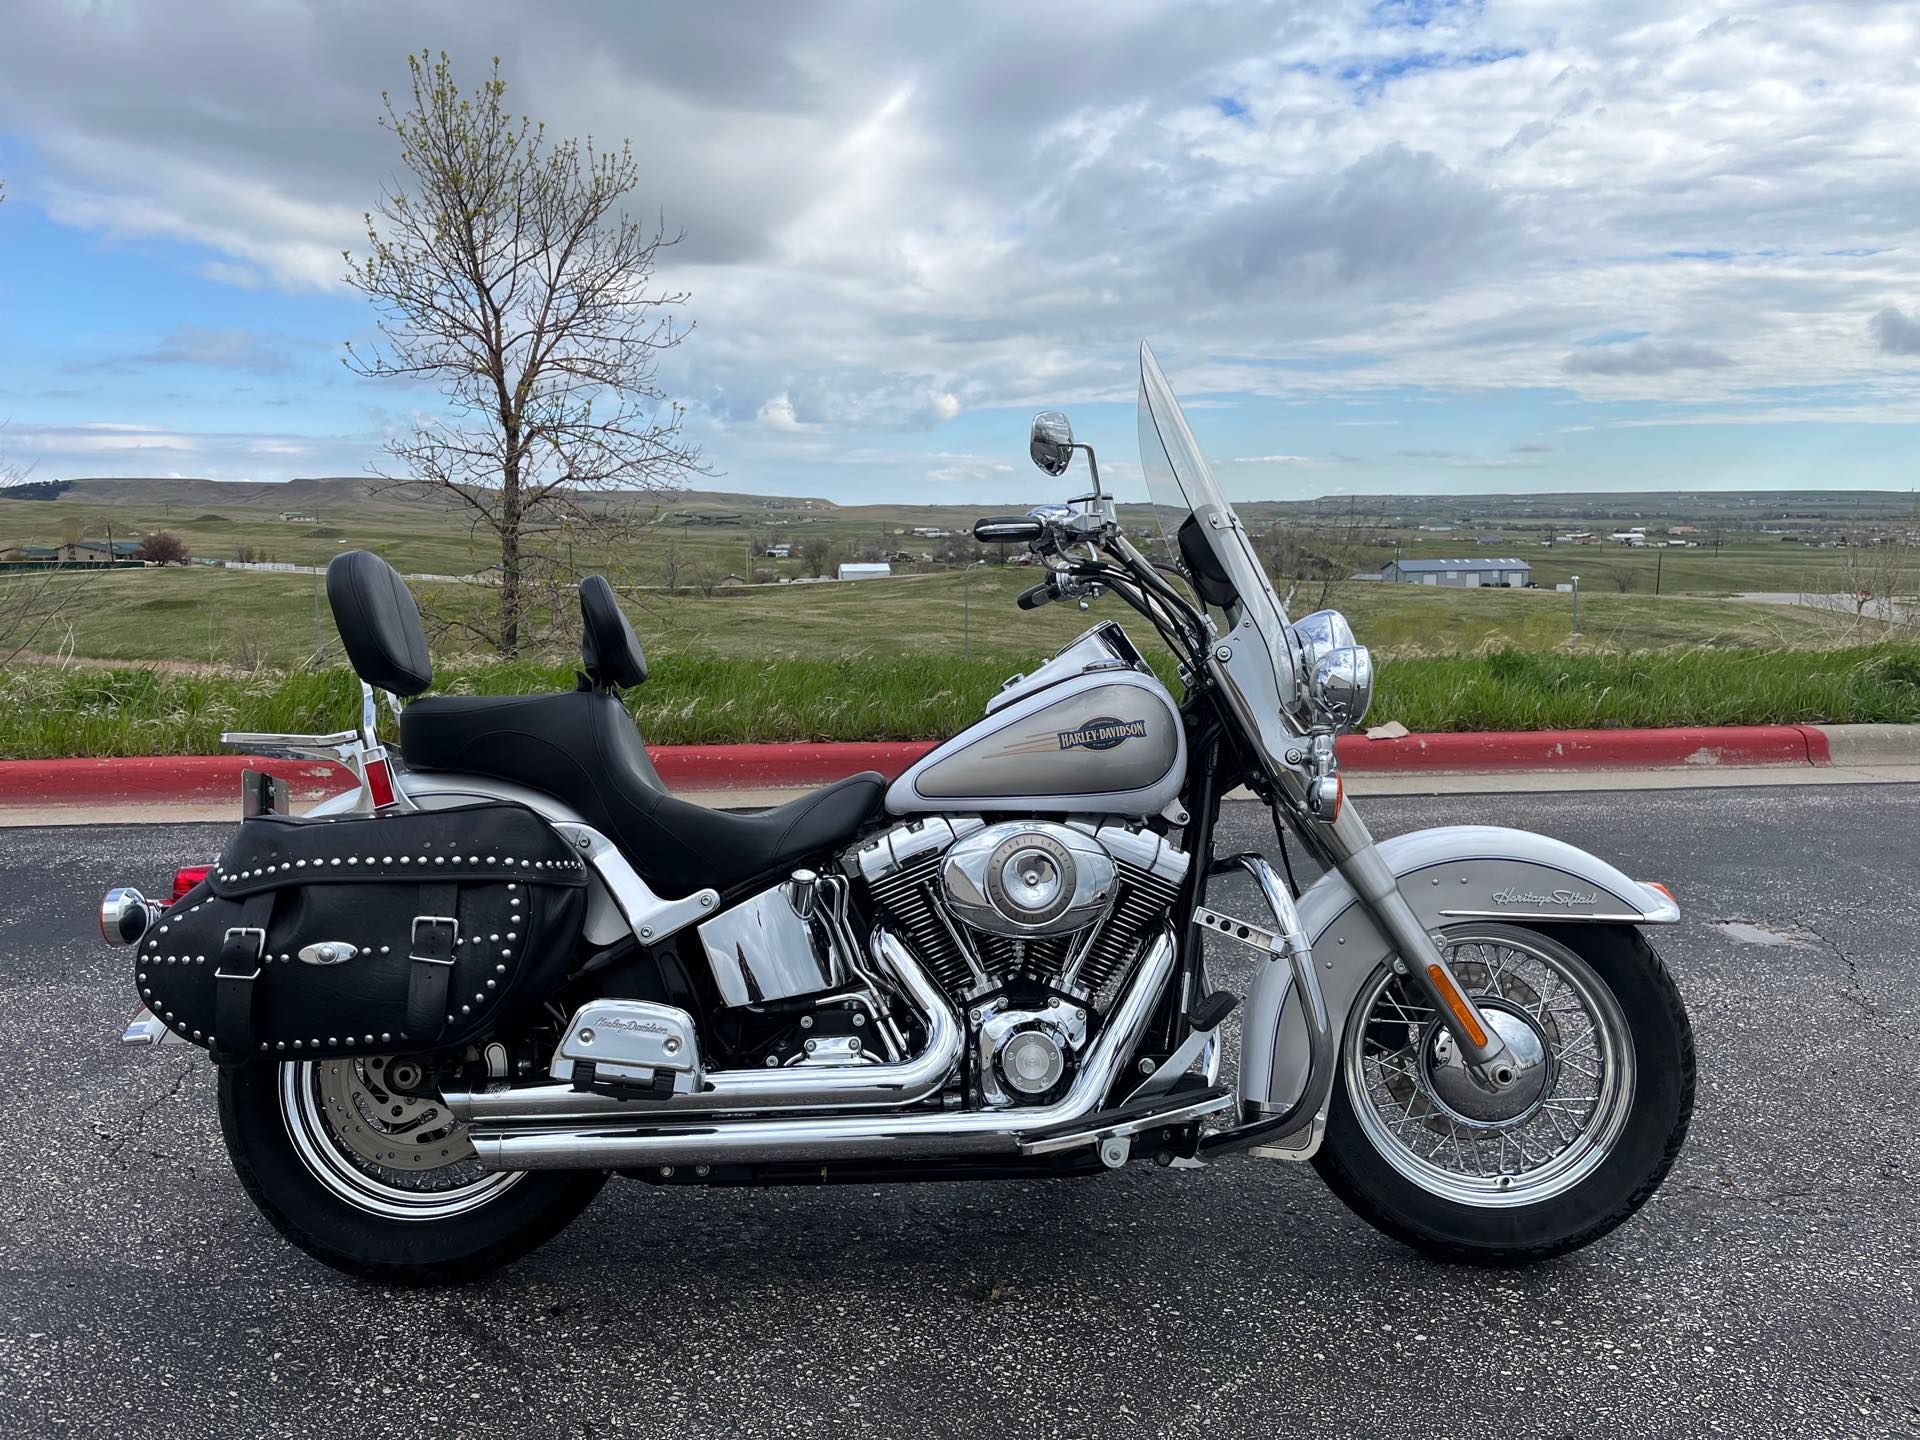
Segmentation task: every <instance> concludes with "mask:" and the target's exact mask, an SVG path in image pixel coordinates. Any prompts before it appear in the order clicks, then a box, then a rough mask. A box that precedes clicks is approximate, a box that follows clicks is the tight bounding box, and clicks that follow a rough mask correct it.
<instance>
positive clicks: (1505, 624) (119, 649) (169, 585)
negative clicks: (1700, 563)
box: [0, 565, 1877, 668]
mask: <svg viewBox="0 0 1920 1440" xmlns="http://www.w3.org/2000/svg"><path fill="white" fill-rule="evenodd" d="M1037 578H1038V575H1037V573H1036V572H1035V571H1034V570H1031V569H1027V568H1023V567H1018V566H1006V567H1001V566H994V565H985V566H981V567H980V568H978V569H976V570H974V571H972V572H971V574H970V575H968V576H961V575H955V574H951V573H948V574H936V575H927V576H909V577H900V578H897V579H893V580H885V581H860V582H849V583H839V582H833V583H823V584H805V585H783V586H747V587H743V588H740V589H722V590H716V591H715V592H714V593H713V595H712V596H711V597H707V598H702V597H701V596H699V595H697V594H689V593H686V592H682V593H680V594H677V595H668V594H666V593H664V592H661V591H658V590H648V589H639V590H629V591H628V592H627V593H626V594H625V596H624V597H623V598H624V600H625V603H626V605H627V608H628V611H629V613H630V614H631V615H632V617H633V622H634V628H635V629H636V631H637V632H638V633H639V635H640V639H641V642H642V644H644V645H645V646H646V647H647V648H648V650H649V651H650V652H658V653H659V654H662V655H670V654H685V655H718V656H726V657H734V658H742V659H752V658H779V657H785V656H793V655H833V656H851V655H906V654H928V655H935V656H942V657H960V656H962V655H963V654H971V655H973V656H976V657H979V656H992V657H1002V658H1004V659H1008V660H1015V661H1021V662H1024V661H1025V660H1028V659H1031V658H1032V657H1034V656H1036V655H1040V654H1047V653H1051V652H1052V651H1053V650H1054V649H1055V648H1057V647H1058V646H1059V645H1060V644H1061V643H1063V642H1064V641H1065V640H1067V639H1069V638H1070V637H1072V636H1073V635H1074V634H1076V633H1078V632H1079V631H1080V630H1082V629H1084V628H1085V627H1086V626H1087V625H1088V624H1091V623H1092V622H1093V621H1094V620H1097V619H1101V618H1106V617H1109V616H1112V617H1117V618H1119V619H1120V620H1122V622H1123V623H1127V624H1128V627H1129V629H1130V630H1132V631H1133V632H1134V633H1135V635H1136V638H1138V639H1139V640H1140V642H1141V643H1142V644H1143V645H1145V644H1146V643H1147V642H1148V641H1150V640H1151V638H1152V635H1151V632H1150V631H1149V630H1148V628H1147V626H1146V624H1145V622H1144V621H1141V620H1139V619H1138V618H1137V617H1135V616H1134V615H1133V612H1132V611H1130V610H1128V609H1127V608H1126V607H1125V606H1124V605H1122V604H1120V603H1119V602H1118V601H1113V600H1102V601H1099V602H1096V603H1095V605H1094V606H1093V608H1092V610H1091V611H1090V612H1089V613H1085V614H1083V613H1082V612H1080V611H1079V610H1077V609H1075V608H1073V607H1071V606H1067V605H1052V606H1048V607H1045V608H1043V609H1041V610H1036V611H1022V610H1019V609H1017V608H1016V607H1015V605H1014V598H1015V597H1016V596H1017V595H1018V594H1019V592H1020V591H1022V590H1024V589H1026V588H1027V587H1028V586H1029V585H1031V584H1033V583H1034V582H1035V580H1036V579H1037ZM17 583H20V582H19V581H18V580H17V579H11V578H9V577H5V576H0V596H3V595H4V587H6V586H7V585H9V584H17ZM415 589H416V591H417V592H418V593H421V594H422V595H423V596H424V597H425V598H426V599H427V601H428V603H429V605H430V606H433V605H437V606H440V607H442V608H445V609H450V610H452V611H454V612H459V611H462V610H464V609H466V608H468V607H470V606H471V605H472V604H473V603H475V588H474V587H469V586H461V585H432V584H427V585H421V584H416V586H415ZM1316 593H1317V592H1316ZM1334 603H1335V604H1336V605H1338V606H1339V607H1340V608H1341V609H1344V610H1345V611H1346V612H1347V613H1348V614H1349V615H1350V616H1351V617H1352V619H1353V622H1354V626H1355V629H1356V630H1357V631H1358V633H1359V636H1360V638H1361V640H1362V641H1363V642H1365V643H1366V644H1368V645H1370V646H1372V647H1374V648H1375V649H1376V650H1377V651H1378V652H1379V653H1380V654H1382V655H1383V656H1400V657H1410V656H1416V655H1452V654H1472V653H1475V652H1478V651H1482V650H1488V649H1498V648H1503V647H1509V648H1515V649H1521V650H1551V649H1555V648H1558V647H1563V646H1565V645H1566V644H1567V643H1568V642H1569V640H1570V638H1571V633H1572V620H1573V605H1572V597H1571V596H1568V595H1562V594H1558V593H1556V592H1554V591H1550V590H1443V589H1438V588H1429V587H1424V586H1413V585H1377V584H1376V585H1363V584H1349V585H1346V586H1344V587H1342V588H1340V589H1339V590H1338V591H1337V592H1336V594H1335V596H1334ZM1296 608H1297V609H1304V608H1305V604H1304V603H1298V602H1297V603H1296ZM1580 625H1581V640H1580V644H1581V647H1582V648H1590V649H1599V650H1627V651H1631V650H1649V649H1663V648H1669V647H1673V646H1706V647H1713V648H1726V647H1764V648H1779V647H1793V648H1805V647H1810V646H1820V645H1828V644H1834V643H1844V642H1847V641H1858V640H1859V639H1860V638H1862V637H1861V636H1859V635H1857V634H1854V633H1852V631H1851V629H1850V626H1849V625H1848V624H1847V623H1846V622H1845V621H1844V620H1843V619H1842V618H1841V617H1837V616H1823V615H1819V614H1816V613H1814V612H1811V611H1806V610H1801V609H1798V608H1791V607H1766V606H1757V605H1748V604H1742V603H1738V602H1733V601H1725V600H1715V599H1710V598H1706V597H1701V596H1667V595H1662V596H1658V597H1655V596H1652V595H1621V594H1617V593H1611V594H1610V593H1600V594H1582V595H1581V597H1580ZM565 633H566V634H568V635H569V636H571V635H573V634H577V633H578V630H577V622H576V621H572V620H571V619H569V623H568V624H567V626H566V631H565ZM316 637H317V640H318V643H319V644H320V645H323V646H326V647H328V652H329V653H330V654H335V655H337V654H338V651H337V643H338V642H337V640H336V638H335V636H334V631H333V623H332V619H331V616H330V615H329V613H328V611H327V608H326V597H325V593H324V590H323V588H322V585H321V582H320V579H319V577H317V576H312V575H284V574H272V573H263V572H249V571H238V570H206V571H203V570H177V569H170V570H119V571H110V572H96V573H94V574H93V575H91V576H90V577H89V578H87V579H86V581H85V589H84V590H83V591H82V593H81V595H80V596H79V598H78V600H77V601H76V603H75V604H74V606H73V607H72V609H71V610H70V612H69V613H68V614H67V615H65V616H63V617H62V621H61V623H60V625H59V627H58V629H57V630H49V631H47V632H46V633H45V634H43V635H42V636H41V638H40V640H39V641H38V642H37V643H36V645H35V649H36V650H38V651H41V652H44V653H61V654H72V655H76V656H81V657H89V658H101V659H113V660H162V661H190V662H196V663H201V664H235V663H238V664H241V665H244V666H246V667H248V668H251V667H252V666H254V665H258V664H268V665H275V666H287V665H294V664H300V663H303V662H306V661H309V660H311V659H312V657H313V655H314V653H315V649H316ZM1872 638H1877V636H1875V637H1872ZM568 644H569V646H570V645H571V640H569V642H568ZM545 658H550V659H559V658H562V653H561V652H560V651H559V650H556V651H555V652H554V653H553V654H551V655H550V656H548V657H545Z"/></svg>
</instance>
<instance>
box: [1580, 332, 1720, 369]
mask: <svg viewBox="0 0 1920 1440" xmlns="http://www.w3.org/2000/svg"><path fill="white" fill-rule="evenodd" d="M1731 364H1733V357H1732V356H1730V355H1726V354H1723V353H1722V352H1720V351H1718V350H1715V349H1713V348H1712V347H1710V346H1707V345H1689V344H1686V343H1684V342H1676V343H1673V344H1661V343H1660V342H1659V341H1656V340H1641V341H1639V342H1638V343H1636V344H1632V345H1608V346H1604V347H1601V348H1599V349H1593V350H1577V351H1575V352H1574V353H1573V354H1571V355H1569V356H1567V358H1566V359H1565V360H1563V361H1561V363H1560V368H1561V369H1563V370H1565V371H1566V372H1567V373H1568V374H1569V375H1668V374H1671V373H1672V372H1674V371H1675V370H1718V369H1721V368H1723V367H1725V366H1728V365H1731Z"/></svg>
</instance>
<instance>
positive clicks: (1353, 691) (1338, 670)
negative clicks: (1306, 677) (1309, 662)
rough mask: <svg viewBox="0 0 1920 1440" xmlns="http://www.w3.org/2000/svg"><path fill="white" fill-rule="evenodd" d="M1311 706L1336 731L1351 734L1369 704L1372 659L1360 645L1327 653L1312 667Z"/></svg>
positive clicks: (1345, 646)
mask: <svg viewBox="0 0 1920 1440" xmlns="http://www.w3.org/2000/svg"><path fill="white" fill-rule="evenodd" d="M1313 703H1314V705H1315V707H1316V708H1317V709H1318V710H1319V711H1320V714H1321V716H1322V718H1324V719H1325V720H1326V721H1327V723H1328V724H1330V725H1332V726H1333V727H1334V728H1335V729H1338V730H1351V729H1353V728H1354V727H1355V726H1357V725H1358V724H1359V723H1360V722H1361V721H1362V720H1364V719H1366V718H1367V708H1368V707H1369V706H1370V705H1372V704H1373V656H1372V654H1370V653H1369V652H1368V650H1367V647H1366V646H1364V645H1343V646H1341V647H1340V648H1339V649H1337V650H1331V651H1328V652H1327V653H1326V654H1325V655H1323V656H1321V657H1320V659H1319V661H1318V662H1317V663H1316V664H1315V665H1314V667H1313Z"/></svg>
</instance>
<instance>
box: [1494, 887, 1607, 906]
mask: <svg viewBox="0 0 1920 1440" xmlns="http://www.w3.org/2000/svg"><path fill="white" fill-rule="evenodd" d="M1599 898H1600V896H1599V894H1598V892H1593V891H1581V890H1549V891H1546V892H1544V893H1542V892H1536V891H1533V890H1496V891H1494V892H1493V903H1494V904H1496V905H1567V906H1572V905H1591V904H1593V902H1594V901H1596V900H1598V899H1599Z"/></svg>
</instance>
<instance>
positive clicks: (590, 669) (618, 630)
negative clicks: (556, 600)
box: [580, 575, 647, 690]
mask: <svg viewBox="0 0 1920 1440" xmlns="http://www.w3.org/2000/svg"><path fill="white" fill-rule="evenodd" d="M580 663H581V667H582V668H583V669H584V670H585V671H586V672H587V679H588V680H590V681H591V682H593V685H594V687H595V688H596V689H600V690H619V689H624V688H625V687H627V686H629V685H639V684H642V683H644V682H645V680H646V678H647V657H646V656H645V655H644V654H643V653H642V652H641V650H640V639H639V637H638V636H636V635H635V634H634V633H633V626H632V625H631V624H629V623H628V622H627V617H626V614H625V612H623V611H622V610H621V609H620V602H619V601H618V600H616V599H614V597H613V587H612V586H611V585H609V584H608V583H607V582H606V581H605V580H604V579H602V578H601V577H600V576H598V575H589V576H587V578H586V579H584V580H582V581H581V582H580Z"/></svg>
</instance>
